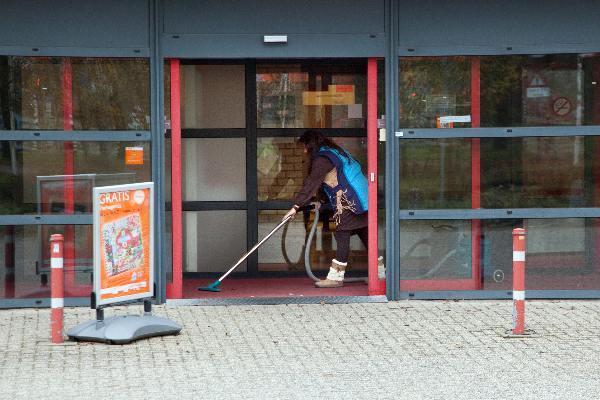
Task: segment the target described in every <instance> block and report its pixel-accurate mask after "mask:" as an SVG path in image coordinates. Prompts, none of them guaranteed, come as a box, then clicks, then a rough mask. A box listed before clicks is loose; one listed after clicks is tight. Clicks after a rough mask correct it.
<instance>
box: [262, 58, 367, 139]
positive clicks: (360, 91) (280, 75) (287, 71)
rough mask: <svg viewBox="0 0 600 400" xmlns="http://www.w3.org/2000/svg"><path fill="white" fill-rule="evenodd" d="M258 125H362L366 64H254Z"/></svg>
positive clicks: (364, 118) (364, 105) (350, 126)
mask: <svg viewBox="0 0 600 400" xmlns="http://www.w3.org/2000/svg"><path fill="white" fill-rule="evenodd" d="M256 90H257V125H258V127H259V128H364V127H365V125H366V122H365V121H366V93H367V89H366V67H365V65H351V64H350V63H347V64H345V65H308V64H306V65H305V64H288V65H284V64H274V65H269V64H263V65H258V66H257V72H256Z"/></svg>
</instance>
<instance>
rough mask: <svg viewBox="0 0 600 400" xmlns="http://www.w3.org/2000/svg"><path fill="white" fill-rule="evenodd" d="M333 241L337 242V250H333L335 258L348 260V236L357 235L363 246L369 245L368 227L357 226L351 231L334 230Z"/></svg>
mask: <svg viewBox="0 0 600 400" xmlns="http://www.w3.org/2000/svg"><path fill="white" fill-rule="evenodd" d="M333 235H334V236H335V241H336V242H337V250H336V252H335V259H336V260H338V261H339V262H343V263H345V262H348V255H349V254H350V237H351V236H352V235H358V237H359V238H360V241H361V242H363V244H364V245H365V247H367V248H368V247H369V244H368V243H369V228H368V227H366V226H365V227H364V228H359V229H354V230H351V231H336V232H335V233H334V234H333Z"/></svg>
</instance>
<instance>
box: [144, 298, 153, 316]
mask: <svg viewBox="0 0 600 400" xmlns="http://www.w3.org/2000/svg"><path fill="white" fill-rule="evenodd" d="M150 314H152V302H151V301H150V300H148V299H146V300H144V315H150Z"/></svg>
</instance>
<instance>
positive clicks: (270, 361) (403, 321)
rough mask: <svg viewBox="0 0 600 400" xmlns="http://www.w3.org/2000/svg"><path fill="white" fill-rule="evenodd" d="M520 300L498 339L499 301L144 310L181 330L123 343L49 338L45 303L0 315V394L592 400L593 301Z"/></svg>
mask: <svg viewBox="0 0 600 400" xmlns="http://www.w3.org/2000/svg"><path fill="white" fill-rule="evenodd" d="M526 309H527V313H526V318H527V320H526V325H527V327H528V328H530V329H533V330H535V332H536V336H535V337H532V338H510V339H507V338H504V337H503V334H504V333H505V331H506V330H508V329H510V327H511V323H512V316H511V313H512V302H511V301H414V300H411V301H400V302H390V303H387V304H385V303H383V304H382V303H365V304H335V305H318V304H314V305H312V304H311V305H279V306H256V305H255V306H247V305H237V306H218V307H208V306H203V307H199V306H195V307H194V306H188V307H184V306H177V307H175V306H155V307H154V313H155V314H156V315H159V316H166V317H168V318H171V319H173V320H175V321H178V322H180V323H181V324H182V325H183V326H184V328H183V331H182V332H181V334H180V335H178V336H166V337H160V338H151V339H145V340H140V341H137V342H134V343H131V344H127V345H107V344H102V343H85V342H80V343H73V342H65V344H63V345H53V344H51V343H50V341H49V332H50V330H49V325H50V310H48V309H14V310H0V371H2V373H1V374H2V379H0V399H31V398H35V399H61V400H62V399H81V398H82V396H93V397H94V399H148V398H161V399H177V400H182V399H202V398H209V399H212V398H220V399H269V398H272V399H313V398H314V399H371V398H372V399H421V398H427V399H506V398H507V397H509V396H512V397H517V396H518V398H520V399H586V400H587V399H591V398H597V397H598V393H600V379H599V378H598V376H600V363H598V359H600V334H599V332H600V301H529V302H527V305H526ZM141 312H142V308H141V306H128V307H115V308H111V309H107V310H106V316H107V317H108V316H111V315H124V314H128V313H138V314H139V313H141ZM93 318H94V312H93V310H89V309H86V308H67V309H65V327H66V328H70V327H72V326H75V325H76V324H78V323H81V322H84V321H87V320H90V319H93Z"/></svg>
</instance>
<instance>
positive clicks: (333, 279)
mask: <svg viewBox="0 0 600 400" xmlns="http://www.w3.org/2000/svg"><path fill="white" fill-rule="evenodd" d="M347 265H348V263H342V262H339V261H338V260H336V259H335V258H334V259H333V260H331V267H329V273H328V274H327V278H326V279H324V280H322V281H319V282H315V286H316V287H318V288H336V287H342V286H344V273H345V272H346V266H347Z"/></svg>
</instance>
